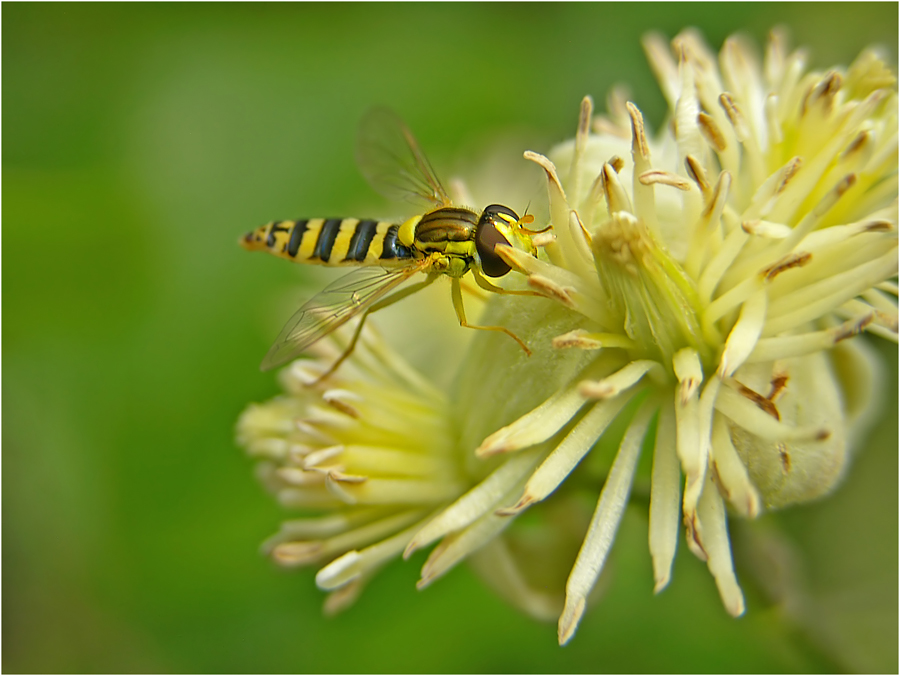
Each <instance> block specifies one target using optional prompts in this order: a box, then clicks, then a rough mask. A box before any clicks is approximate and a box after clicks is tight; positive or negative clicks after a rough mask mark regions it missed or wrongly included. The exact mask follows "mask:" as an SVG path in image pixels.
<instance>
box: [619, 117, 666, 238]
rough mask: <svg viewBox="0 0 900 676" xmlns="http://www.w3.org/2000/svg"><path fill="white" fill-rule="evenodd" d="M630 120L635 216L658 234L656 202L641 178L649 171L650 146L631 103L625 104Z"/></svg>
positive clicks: (641, 118) (649, 188)
mask: <svg viewBox="0 0 900 676" xmlns="http://www.w3.org/2000/svg"><path fill="white" fill-rule="evenodd" d="M625 106H626V108H627V109H628V115H629V117H630V118H631V156H632V158H633V160H634V174H633V176H634V177H635V178H636V179H637V180H634V181H633V182H632V193H633V195H634V208H635V216H637V217H638V218H639V219H641V220H643V221H644V223H646V224H647V227H648V228H649V229H650V231H651V232H654V233H656V234H657V235H658V234H659V222H658V220H657V217H656V200H655V198H654V195H653V187H652V184H651V183H647V182H645V181H644V178H643V176H644V175H645V174H647V173H648V172H650V171H651V169H650V145H649V144H648V143H647V135H646V133H645V131H644V118H643V116H642V115H641V111H640V110H638V108H637V106H635V105H634V104H633V103H631V102H628V103H626V104H625Z"/></svg>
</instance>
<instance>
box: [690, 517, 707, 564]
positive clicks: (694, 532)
mask: <svg viewBox="0 0 900 676" xmlns="http://www.w3.org/2000/svg"><path fill="white" fill-rule="evenodd" d="M684 528H685V531H686V533H685V537H686V538H687V542H688V547H690V549H691V551H692V552H693V553H694V556H696V557H697V558H698V559H700V560H701V561H708V560H709V553H708V552H707V551H706V547H704V546H703V540H702V539H701V538H700V519H699V517H698V516H697V513H696V512H694V513H693V515H688V514H685V516H684Z"/></svg>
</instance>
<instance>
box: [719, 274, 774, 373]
mask: <svg viewBox="0 0 900 676" xmlns="http://www.w3.org/2000/svg"><path fill="white" fill-rule="evenodd" d="M766 302H767V295H766V290H765V289H760V290H759V291H756V292H755V293H754V294H753V295H752V296H750V298H748V299H747V301H746V302H745V303H744V304H743V306H741V314H740V317H739V318H738V320H737V323H736V324H735V325H734V328H733V329H731V333H730V334H729V335H728V339H727V340H726V341H725V349H724V350H723V352H722V358H721V360H720V361H719V369H718V374H719V377H720V378H727V377H730V376H731V375H732V374H733V373H734V372H735V371H737V369H738V368H739V367H740V366H741V364H743V363H744V361H746V359H747V357H748V356H749V355H750V353H751V352H752V351H753V348H754V347H755V346H756V341H757V340H759V336H760V334H761V333H762V329H763V325H764V324H765V321H766Z"/></svg>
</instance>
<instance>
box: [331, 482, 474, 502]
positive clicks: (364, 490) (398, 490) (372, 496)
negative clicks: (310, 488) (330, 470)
mask: <svg viewBox="0 0 900 676" xmlns="http://www.w3.org/2000/svg"><path fill="white" fill-rule="evenodd" d="M340 478H341V477H332V476H331V475H329V476H328V478H327V479H326V486H327V487H328V490H329V491H330V492H331V493H332V494H333V495H334V496H335V497H337V498H339V499H340V500H341V501H342V502H345V503H347V504H349V505H357V504H364V505H417V504H426V505H427V504H433V503H436V502H441V501H443V500H451V499H453V498H454V497H456V496H457V495H459V493H460V491H461V489H462V486H460V485H459V483H458V482H456V481H449V480H446V479H445V480H440V481H426V480H423V479H368V480H366V481H364V482H361V483H353V482H350V483H347V482H345V481H341V480H340Z"/></svg>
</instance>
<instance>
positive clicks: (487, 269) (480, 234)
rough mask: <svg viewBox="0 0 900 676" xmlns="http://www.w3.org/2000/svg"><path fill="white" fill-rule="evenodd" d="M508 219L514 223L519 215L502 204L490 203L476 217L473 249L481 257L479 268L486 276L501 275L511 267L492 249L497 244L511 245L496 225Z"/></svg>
mask: <svg viewBox="0 0 900 676" xmlns="http://www.w3.org/2000/svg"><path fill="white" fill-rule="evenodd" d="M501 214H502V216H501ZM510 219H511V220H512V222H513V223H515V222H516V221H518V220H519V217H518V216H517V215H516V212H515V211H513V210H512V209H510V208H509V207H505V206H503V205H502V204H491V205H490V206H488V207H486V208H485V210H484V211H483V212H482V214H481V218H479V219H478V225H477V226H476V228H475V249H476V250H477V251H478V257H479V258H480V259H481V270H482V272H484V274H485V276H486V277H502V276H503V275H505V274H506V273H507V272H509V271H510V270H511V269H512V268H510V267H509V265H507V264H506V261H504V260H503V259H502V258H501V257H500V256H499V254H497V253H496V252H495V251H494V247H496V246H497V245H498V244H506V245H507V246H510V245H511V242H509V240H507V239H506V237H504V236H503V234H502V233H501V232H500V231H499V230H497V227H496V224H497V223H504V222H506V223H508V222H509V220H510Z"/></svg>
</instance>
